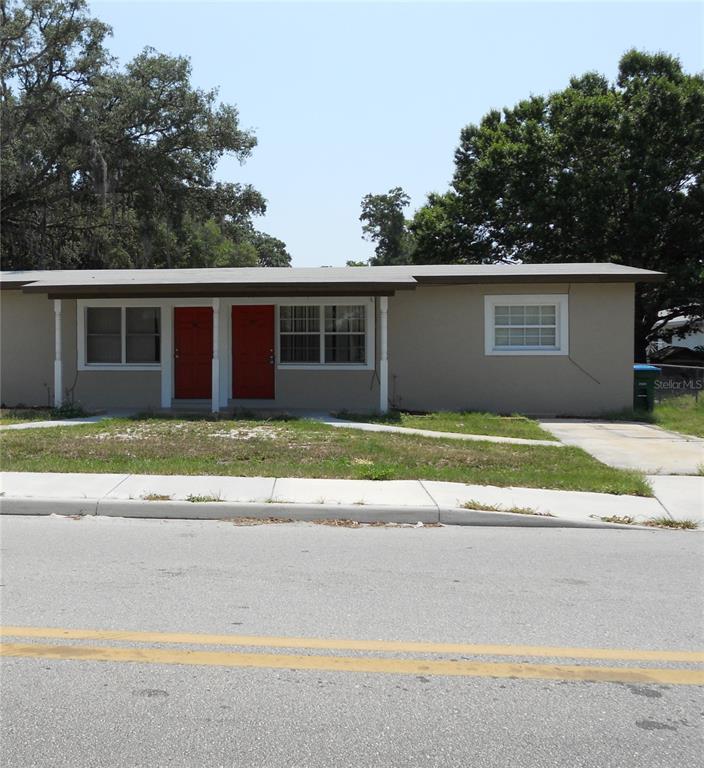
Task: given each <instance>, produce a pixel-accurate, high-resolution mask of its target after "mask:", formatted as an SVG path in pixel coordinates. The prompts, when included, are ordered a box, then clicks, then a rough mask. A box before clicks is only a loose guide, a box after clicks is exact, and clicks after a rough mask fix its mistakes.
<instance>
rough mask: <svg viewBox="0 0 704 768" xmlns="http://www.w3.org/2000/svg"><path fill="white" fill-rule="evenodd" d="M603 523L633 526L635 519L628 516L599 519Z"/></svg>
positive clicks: (610, 516) (611, 516) (609, 516)
mask: <svg viewBox="0 0 704 768" xmlns="http://www.w3.org/2000/svg"><path fill="white" fill-rule="evenodd" d="M599 520H602V521H603V522H605V523H618V524H619V525H633V524H634V523H635V522H636V519H635V517H631V516H630V515H608V516H607V517H600V518H599Z"/></svg>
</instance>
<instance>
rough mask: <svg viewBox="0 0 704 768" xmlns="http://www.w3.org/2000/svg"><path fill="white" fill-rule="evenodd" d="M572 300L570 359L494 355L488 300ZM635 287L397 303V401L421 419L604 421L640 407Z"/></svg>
mask: <svg viewBox="0 0 704 768" xmlns="http://www.w3.org/2000/svg"><path fill="white" fill-rule="evenodd" d="M517 293H518V294H526V293H532V294H546V293H568V295H569V316H570V321H569V329H570V340H569V352H570V354H569V356H562V355H560V356H540V355H536V356H487V355H485V354H484V296H485V295H486V294H517ZM633 299H634V289H633V285H632V284H627V283H614V284H603V283H602V284H587V283H576V284H572V285H559V284H558V285H556V284H546V285H539V284H535V285H530V286H527V285H504V284H502V285H473V286H457V287H450V286H438V287H420V288H418V289H417V290H416V291H414V292H399V293H397V294H396V295H395V296H393V297H392V298H391V299H390V300H389V397H390V399H391V402H392V404H393V405H395V406H397V407H400V408H408V409H418V410H436V409H443V408H444V409H452V410H462V409H466V410H482V411H484V410H485V411H495V412H499V413H511V412H521V413H529V414H536V415H538V414H551V415H552V414H558V415H560V414H565V415H594V414H599V413H604V412H606V411H616V410H621V409H622V408H627V407H629V406H630V405H631V404H632V387H633V370H632V366H633V311H634V306H633Z"/></svg>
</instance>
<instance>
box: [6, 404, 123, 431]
mask: <svg viewBox="0 0 704 768" xmlns="http://www.w3.org/2000/svg"><path fill="white" fill-rule="evenodd" d="M135 413H136V411H134V410H126V409H123V410H119V411H107V412H106V413H99V414H96V415H95V416H81V417H79V418H76V419H49V420H47V421H18V422H17V423H16V424H5V425H3V426H0V432H1V431H4V430H10V429H48V428H50V427H76V426H80V425H81V424H96V423H97V422H99V421H105V419H117V418H127V417H128V416H134V415H135Z"/></svg>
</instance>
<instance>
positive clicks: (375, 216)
mask: <svg viewBox="0 0 704 768" xmlns="http://www.w3.org/2000/svg"><path fill="white" fill-rule="evenodd" d="M410 201H411V199H410V197H409V196H408V195H407V194H406V193H405V192H404V191H403V189H401V187H394V188H393V189H390V190H389V191H388V192H387V193H386V194H385V195H371V194H370V195H365V196H364V197H363V198H362V213H361V214H360V216H359V220H360V221H361V222H362V237H365V238H366V239H367V240H371V241H372V242H374V243H376V247H375V248H374V252H375V255H374V256H372V258H371V259H370V260H369V264H371V265H372V266H383V265H389V264H411V263H412V256H413V249H414V243H413V235H412V234H411V233H410V232H409V230H408V227H407V225H406V219H405V217H404V214H403V209H404V208H406V206H407V205H408V204H409V203H410Z"/></svg>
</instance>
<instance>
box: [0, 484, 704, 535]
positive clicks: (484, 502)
mask: <svg viewBox="0 0 704 768" xmlns="http://www.w3.org/2000/svg"><path fill="white" fill-rule="evenodd" d="M702 481H703V482H704V478H702ZM0 485H1V493H2V496H1V497H0V513H2V514H7V515H13V514H14V515H17V514H30V515H48V514H52V513H56V514H62V515H96V514H97V515H103V516H112V517H149V518H151V517H154V518H186V519H223V518H233V517H256V518H271V517H278V518H290V519H294V520H319V519H345V520H355V521H357V522H361V523H370V522H393V523H411V524H414V523H418V522H422V523H424V524H429V523H443V524H448V525H493V526H506V525H509V526H550V527H588V528H594V527H597V528H607V527H615V526H614V525H613V524H610V523H604V522H602V521H601V520H600V518H601V517H609V516H612V515H618V516H629V517H632V518H634V519H635V520H636V521H638V522H644V521H646V520H648V519H651V518H653V517H660V516H663V515H666V514H668V510H666V509H665V508H664V507H663V505H662V503H661V502H660V501H658V499H656V498H642V497H638V496H615V495H611V494H603V493H586V492H579V491H556V490H543V489H537V488H498V487H495V486H484V485H464V484H462V483H446V482H434V481H425V480H423V481H420V480H385V481H375V480H331V479H307V478H264V477H221V476H180V475H127V474H102V475H92V474H61V473H48V472H47V473H33V472H3V473H0ZM189 499H190V500H189ZM464 504H467V505H468V506H470V507H471V508H469V509H468V508H465V507H464V506H463V505H464ZM516 508H521V509H522V510H523V511H522V512H521V513H519V512H511V511H510V510H511V509H516ZM482 509H484V510H487V511H481V510H482ZM669 514H670V515H671V516H672V517H678V516H679V517H682V516H683V515H682V514H681V512H679V511H678V510H677V509H672V510H669Z"/></svg>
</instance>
